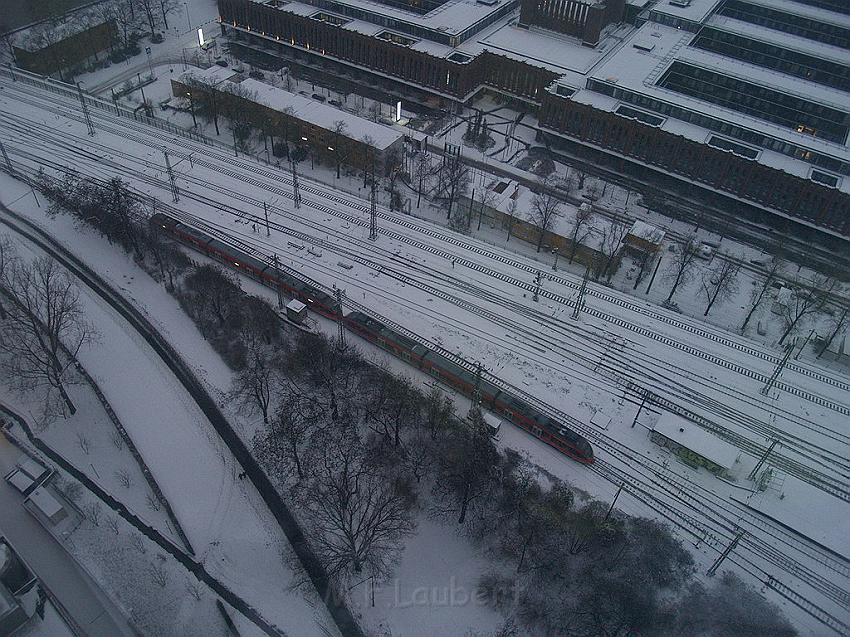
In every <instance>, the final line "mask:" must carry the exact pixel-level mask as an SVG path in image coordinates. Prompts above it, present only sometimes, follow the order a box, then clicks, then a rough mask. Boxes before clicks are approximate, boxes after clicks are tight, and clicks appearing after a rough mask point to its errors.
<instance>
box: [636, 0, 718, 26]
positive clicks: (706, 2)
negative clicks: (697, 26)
mask: <svg viewBox="0 0 850 637" xmlns="http://www.w3.org/2000/svg"><path fill="white" fill-rule="evenodd" d="M718 4H720V0H690V2H688V1H687V0H661V2H659V3H658V4H657V5H655V6H654V7H652V11H654V12H656V13H664V14H666V15H671V16H675V17H677V18H682V19H683V20H689V21H691V22H702V21H703V20H705V18H706V17H707V16H709V15H710V14H711V12H712V11H714V9H715V8H716V7H717V5H718Z"/></svg>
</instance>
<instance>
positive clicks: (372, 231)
mask: <svg viewBox="0 0 850 637" xmlns="http://www.w3.org/2000/svg"><path fill="white" fill-rule="evenodd" d="M369 201H370V208H371V209H370V214H369V238H370V239H371V240H372V241H375V240H376V239H377V238H378V198H377V195H376V193H375V178H374V176H373V177H372V188H371V192H370V193H369Z"/></svg>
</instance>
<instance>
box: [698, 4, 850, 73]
mask: <svg viewBox="0 0 850 637" xmlns="http://www.w3.org/2000/svg"><path fill="white" fill-rule="evenodd" d="M706 26H710V27H713V28H716V29H718V30H720V31H726V32H728V33H735V34H737V35H741V36H744V37H746V38H750V39H752V40H758V41H759V42H764V43H766V44H772V45H774V46H778V47H781V48H783V49H788V50H789V51H796V52H798V53H803V54H805V55H811V56H814V57H817V58H820V59H822V60H829V61H830V62H835V63H836V64H843V65H845V66H847V65H850V59H848V56H847V51H846V50H845V49H842V48H841V47H838V46H833V45H831V44H826V43H824V42H818V41H817V40H810V39H809V38H804V37H803V36H800V35H792V34H791V33H785V32H784V31H777V30H776V29H770V28H768V27H764V26H761V25H759V24H753V23H752V22H745V21H744V20H736V19H735V18H730V17H728V16H725V15H719V14H715V15H713V16H711V17H710V18H709V19H708V21H707V22H706Z"/></svg>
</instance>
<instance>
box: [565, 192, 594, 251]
mask: <svg viewBox="0 0 850 637" xmlns="http://www.w3.org/2000/svg"><path fill="white" fill-rule="evenodd" d="M592 220H593V208H592V207H591V206H590V205H589V204H581V205H580V206H579V207H578V208H577V209H576V214H575V218H574V219H573V234H572V237H571V239H570V263H572V262H573V259H574V258H575V256H576V251H577V250H578V247H579V244H581V243H582V242H583V241H584V240H585V239H587V237H588V235H589V234H590V222H591V221H592Z"/></svg>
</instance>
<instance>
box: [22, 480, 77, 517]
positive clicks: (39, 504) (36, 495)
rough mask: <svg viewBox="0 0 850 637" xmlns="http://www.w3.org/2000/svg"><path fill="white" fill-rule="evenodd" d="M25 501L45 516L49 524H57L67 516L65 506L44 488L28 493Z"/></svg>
mask: <svg viewBox="0 0 850 637" xmlns="http://www.w3.org/2000/svg"><path fill="white" fill-rule="evenodd" d="M27 502H29V503H30V504H31V505H32V506H33V507H35V509H36V510H37V511H38V512H39V513H41V514H42V515H43V516H44V517H45V518H47V519H48V520H49V521H50V523H51V524H58V523H59V522H61V521H62V520H64V519H65V518H66V517H68V512H67V511H66V510H65V507H63V506H62V504H61V503H60V502H59V500H57V499H56V498H54V497H53V496H52V495H51V494H50V493H48V492H47V490H46V489H41V488H39V489H36V490H35V491H33V492H32V493H30V495H29V497H28V498H27Z"/></svg>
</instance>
